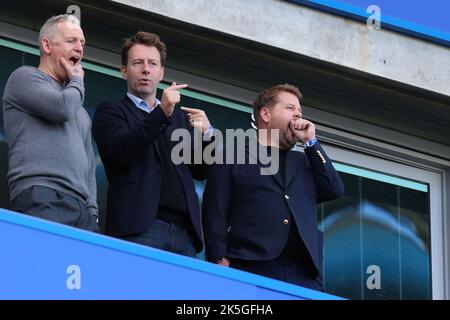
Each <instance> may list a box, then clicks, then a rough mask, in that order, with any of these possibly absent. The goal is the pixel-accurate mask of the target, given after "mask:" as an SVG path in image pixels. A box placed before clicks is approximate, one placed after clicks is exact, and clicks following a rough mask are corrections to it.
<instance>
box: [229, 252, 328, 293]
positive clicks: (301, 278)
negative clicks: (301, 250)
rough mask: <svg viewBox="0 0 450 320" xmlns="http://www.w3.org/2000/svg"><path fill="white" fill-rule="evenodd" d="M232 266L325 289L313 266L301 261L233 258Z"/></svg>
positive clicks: (316, 288) (311, 287)
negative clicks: (305, 264) (318, 279)
mask: <svg viewBox="0 0 450 320" xmlns="http://www.w3.org/2000/svg"><path fill="white" fill-rule="evenodd" d="M230 267H231V268H236V269H239V270H242V271H247V272H251V273H255V274H258V275H261V276H265V277H269V278H272V279H276V280H281V281H284V282H289V283H292V284H295V285H298V286H302V287H305V288H309V289H313V290H317V291H323V287H322V284H321V283H320V282H319V281H317V279H316V277H315V272H314V270H313V269H312V266H304V265H303V264H300V263H296V262H291V261H287V260H281V259H275V260H270V261H248V260H240V259H231V264H230Z"/></svg>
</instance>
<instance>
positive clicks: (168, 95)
mask: <svg viewBox="0 0 450 320" xmlns="http://www.w3.org/2000/svg"><path fill="white" fill-rule="evenodd" d="M187 86H188V85H187V84H177V83H176V82H174V83H172V85H171V86H170V87H167V88H166V89H164V91H163V94H162V97H161V109H162V111H163V112H164V114H165V115H166V117H170V116H171V115H172V113H173V108H174V107H175V105H176V104H177V103H178V102H180V98H181V95H180V91H179V90H181V89H184V88H186V87H187Z"/></svg>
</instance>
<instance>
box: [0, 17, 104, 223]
mask: <svg viewBox="0 0 450 320" xmlns="http://www.w3.org/2000/svg"><path fill="white" fill-rule="evenodd" d="M84 42H85V40H84V36H83V31H82V30H81V28H80V22H79V20H78V19H77V18H76V17H74V16H72V15H60V16H56V17H52V18H50V19H48V20H47V22H46V23H45V24H44V25H43V26H42V28H41V31H40V34H39V45H40V53H41V55H40V63H39V67H38V68H34V67H30V66H22V67H20V68H18V69H17V70H15V71H14V72H13V73H12V74H11V76H10V77H9V79H8V82H7V84H6V87H5V91H4V95H3V115H4V125H5V132H6V141H7V142H8V145H9V155H8V157H9V168H8V184H9V189H10V195H11V204H12V209H13V210H15V211H18V212H22V213H25V214H29V215H32V216H36V217H39V218H43V219H47V220H52V221H55V222H59V223H63V224H66V225H70V226H74V227H78V228H82V229H86V230H90V231H96V232H97V231H98V224H97V222H98V213H97V212H98V207H97V187H96V181H95V159H94V152H93V149H92V144H91V120H90V118H89V115H88V113H87V112H86V110H85V109H84V108H83V107H82V105H83V100H84V83H83V78H84V71H83V69H82V67H81V64H80V61H81V59H82V57H83V47H84Z"/></svg>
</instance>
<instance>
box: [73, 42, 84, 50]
mask: <svg viewBox="0 0 450 320" xmlns="http://www.w3.org/2000/svg"><path fill="white" fill-rule="evenodd" d="M74 50H75V51H76V52H83V44H82V43H81V42H80V41H78V42H77V44H76V46H75V48H74Z"/></svg>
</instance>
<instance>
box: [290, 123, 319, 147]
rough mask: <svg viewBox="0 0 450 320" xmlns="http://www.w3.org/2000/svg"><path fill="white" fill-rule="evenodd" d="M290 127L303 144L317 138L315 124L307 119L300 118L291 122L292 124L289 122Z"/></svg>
mask: <svg viewBox="0 0 450 320" xmlns="http://www.w3.org/2000/svg"><path fill="white" fill-rule="evenodd" d="M289 127H290V128H291V130H292V132H293V133H294V134H295V136H296V137H297V139H299V140H300V141H301V142H302V143H306V142H307V141H308V140H311V139H313V138H315V137H316V128H315V126H314V123H312V122H311V121H308V120H306V119H302V118H299V119H296V120H291V122H289Z"/></svg>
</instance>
